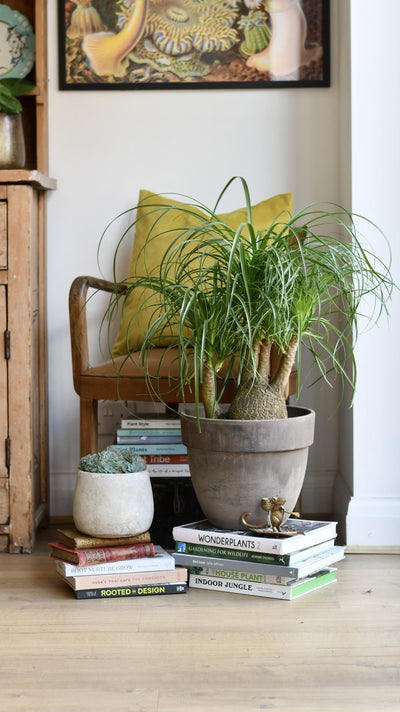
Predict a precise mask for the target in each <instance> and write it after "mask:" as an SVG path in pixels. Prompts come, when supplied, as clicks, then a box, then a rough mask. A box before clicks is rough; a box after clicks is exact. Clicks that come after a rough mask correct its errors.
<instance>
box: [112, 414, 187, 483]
mask: <svg viewBox="0 0 400 712" xmlns="http://www.w3.org/2000/svg"><path fill="white" fill-rule="evenodd" d="M116 444H117V446H118V447H123V448H126V447H129V448H131V449H132V450H134V451H135V452H136V453H137V454H138V455H141V456H142V457H143V458H144V460H145V461H146V464H147V470H148V472H149V475H150V477H190V470H189V465H188V457H187V449H186V446H185V445H183V443H182V432H181V421H180V419H179V418H172V417H162V416H160V417H158V418H138V419H133V420H130V419H122V420H121V427H120V428H118V430H117V437H116Z"/></svg>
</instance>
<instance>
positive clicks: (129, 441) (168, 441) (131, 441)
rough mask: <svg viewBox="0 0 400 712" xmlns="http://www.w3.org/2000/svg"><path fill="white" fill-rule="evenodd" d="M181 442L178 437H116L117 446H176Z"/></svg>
mask: <svg viewBox="0 0 400 712" xmlns="http://www.w3.org/2000/svg"><path fill="white" fill-rule="evenodd" d="M181 442H182V437H181V436H180V435H171V436H170V437H169V436H168V435H161V436H156V435H149V436H147V435H117V445H176V444H178V443H181Z"/></svg>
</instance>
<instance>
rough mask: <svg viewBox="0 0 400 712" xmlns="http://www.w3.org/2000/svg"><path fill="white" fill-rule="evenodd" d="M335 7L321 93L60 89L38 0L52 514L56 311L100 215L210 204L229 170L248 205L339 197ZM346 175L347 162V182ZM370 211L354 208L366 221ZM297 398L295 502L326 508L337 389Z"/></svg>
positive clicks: (65, 458) (66, 480)
mask: <svg viewBox="0 0 400 712" xmlns="http://www.w3.org/2000/svg"><path fill="white" fill-rule="evenodd" d="M385 1H386V0H385ZM339 10H340V8H339V6H338V3H337V1H335V0H333V2H332V11H331V12H332V40H331V44H332V86H331V87H330V88H322V89H321V88H319V89H275V90H274V89H267V90H235V91H231V90H213V91H211V90H198V91H193V90H185V91H174V90H165V91H154V92H152V91H145V92H140V91H137V90H136V91H134V90H133V91H112V92H101V91H84V92H82V91H79V92H77V91H67V92H66V91H64V92H62V91H59V90H58V79H57V61H58V60H57V51H58V48H57V24H56V3H54V2H51V1H50V0H49V2H48V14H49V16H48V24H49V71H50V84H49V101H50V174H51V175H52V176H54V177H55V178H56V179H57V180H58V190H57V191H56V192H55V193H53V194H51V195H49V200H48V293H49V307H48V308H49V314H48V324H49V327H48V328H49V400H50V463H51V514H52V515H53V516H62V515H64V514H70V512H71V503H72V492H73V486H74V480H75V470H76V465H77V462H78V457H79V455H78V453H79V443H78V439H79V411H78V397H77V396H76V394H75V393H74V391H73V385H72V373H71V359H70V343H69V331H68V328H69V327H68V309H67V301H68V290H69V286H70V284H71V282H72V280H73V278H74V277H75V276H77V275H78V274H85V273H86V274H98V268H97V264H96V249H97V244H98V240H99V236H100V234H101V232H102V230H103V228H104V227H105V226H106V224H107V223H108V221H109V220H111V219H112V218H113V217H114V216H115V215H116V214H118V213H119V212H120V211H122V210H125V209H126V208H128V207H129V206H131V205H133V204H134V203H135V201H136V199H137V195H138V191H139V189H140V188H141V187H145V188H148V189H151V190H154V191H159V192H169V191H178V192H184V193H187V194H189V195H194V196H196V197H198V198H200V199H202V200H203V201H205V202H209V203H212V202H213V201H214V199H215V198H216V195H217V193H218V191H219V190H220V188H221V187H222V186H223V185H224V183H225V182H226V180H227V179H228V178H230V177H231V176H232V175H235V174H240V175H243V176H244V177H245V178H246V179H247V181H248V183H249V185H250V189H251V192H252V198H253V202H256V201H258V200H261V199H263V198H265V197H267V196H270V195H273V194H275V193H278V192H286V191H292V192H293V194H294V202H295V208H300V207H302V206H303V205H304V204H307V203H309V202H312V201H319V200H332V201H339V202H340V201H341V200H342V199H343V191H342V187H341V186H342V185H343V180H342V174H343V161H342V163H341V162H340V148H341V126H342V129H343V127H346V121H345V120H343V110H342V108H341V106H342V105H341V84H342V85H343V82H344V81H345V80H346V79H347V77H346V74H345V73H344V74H343V67H341V74H339V61H338V43H339V32H338V17H339ZM347 69H348V67H347ZM344 72H346V67H345V68H344ZM346 116H347V117H348V114H347V115H346ZM347 159H348V157H347V156H346V160H347ZM346 160H345V162H346ZM349 171H350V169H349V166H347V167H346V171H345V173H346V175H349ZM237 201H238V196H237V195H232V196H231V198H230V199H229V200H227V203H226V209H227V210H228V209H232V208H235V207H237ZM241 202H242V201H241ZM370 207H371V206H370V204H368V205H367V206H366V207H365V210H366V212H367V214H368V213H369V212H370ZM379 217H381V216H379V215H378V216H377V220H378V222H379V219H378V218H379ZM389 227H390V225H389ZM113 246H114V245H112V244H111V243H109V244H108V246H106V248H105V250H104V251H103V253H102V265H103V266H104V267H105V275H106V276H110V274H111V272H110V269H111V267H110V264H111V260H110V256H111V253H112V249H113ZM128 252H129V251H127V252H126V260H127V259H128ZM93 321H94V322H95V319H93ZM301 402H302V403H303V404H305V405H310V406H311V407H314V408H315V410H316V411H317V430H316V441H315V445H314V446H313V448H312V450H311V454H310V461H309V473H308V475H307V480H306V489H305V506H306V508H307V509H308V511H330V508H331V504H332V502H331V496H332V489H333V481H334V479H335V477H336V475H337V471H338V458H339V446H338V443H339V416H338V412H336V411H335V408H336V405H337V394H336V392H331V391H328V392H327V391H326V390H320V389H318V388H314V389H313V390H312V391H311V390H310V391H307V390H304V391H303V393H302V396H301Z"/></svg>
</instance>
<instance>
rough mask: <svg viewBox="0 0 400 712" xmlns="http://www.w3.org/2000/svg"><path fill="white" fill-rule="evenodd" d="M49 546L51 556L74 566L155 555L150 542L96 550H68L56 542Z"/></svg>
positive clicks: (104, 547)
mask: <svg viewBox="0 0 400 712" xmlns="http://www.w3.org/2000/svg"><path fill="white" fill-rule="evenodd" d="M49 546H50V548H51V556H53V557H55V558H57V559H62V560H63V561H68V562H69V563H71V564H76V566H94V565H96V564H105V563H106V562H107V561H121V560H123V559H135V558H136V559H140V558H142V557H144V556H148V557H152V556H154V555H155V553H156V551H155V548H154V544H152V543H151V542H143V543H139V544H125V545H123V546H103V547H100V548H96V549H69V548H68V547H67V546H64V545H63V544H59V543H58V542H51V543H50V544H49Z"/></svg>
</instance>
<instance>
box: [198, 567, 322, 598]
mask: <svg viewBox="0 0 400 712" xmlns="http://www.w3.org/2000/svg"><path fill="white" fill-rule="evenodd" d="M334 581H336V569H325V570H324V571H320V572H319V573H318V574H316V575H315V576H312V577H309V578H306V579H300V580H299V581H294V582H293V583H289V584H284V585H280V584H273V583H271V584H270V583H257V582H251V583H250V582H248V581H227V580H226V579H219V578H216V577H212V576H202V575H201V574H194V573H191V574H190V576H189V587H191V588H203V589H207V590H208V591H217V592H219V593H242V594H244V595H247V596H262V597H263V598H280V599H282V600H285V601H292V600H293V599H295V598H299V597H300V596H304V595H305V594H306V593H310V592H311V591H314V590H315V589H317V588H322V586H327V585H328V584H330V583H333V582H334Z"/></svg>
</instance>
